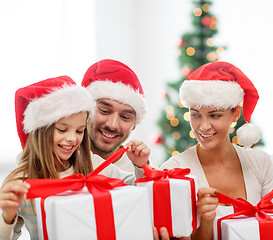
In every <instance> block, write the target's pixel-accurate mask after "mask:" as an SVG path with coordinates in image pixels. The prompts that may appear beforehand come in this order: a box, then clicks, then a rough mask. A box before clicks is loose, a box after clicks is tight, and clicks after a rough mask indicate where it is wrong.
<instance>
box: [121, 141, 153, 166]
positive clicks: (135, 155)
mask: <svg viewBox="0 0 273 240" xmlns="http://www.w3.org/2000/svg"><path fill="white" fill-rule="evenodd" d="M126 146H128V147H129V149H128V150H127V156H128V157H129V158H130V160H131V161H132V163H133V164H134V165H135V166H137V167H140V168H141V167H142V165H144V164H149V156H150V149H149V148H148V147H147V146H146V145H145V144H144V143H143V142H140V141H136V140H132V141H130V142H128V143H127V144H126Z"/></svg>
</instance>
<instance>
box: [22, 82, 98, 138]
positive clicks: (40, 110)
mask: <svg viewBox="0 0 273 240" xmlns="http://www.w3.org/2000/svg"><path fill="white" fill-rule="evenodd" d="M94 109H95V101H94V100H93V98H92V97H91V96H90V94H89V93H88V91H87V90H86V89H85V88H83V87H80V86H75V85H73V86H63V87H62V88H59V89H58V88H57V89H56V90H53V91H52V92H51V93H49V94H45V95H44V96H42V97H40V98H37V99H34V100H32V101H31V102H30V103H29V104H28V106H27V108H26V110H25V112H24V116H25V118H24V121H23V124H24V131H25V133H30V132H33V131H35V130H36V129H38V128H41V127H49V126H51V125H52V124H54V123H56V122H57V121H58V120H60V119H61V118H64V117H68V116H70V115H72V114H75V113H79V112H85V111H87V112H89V115H91V113H92V112H94Z"/></svg>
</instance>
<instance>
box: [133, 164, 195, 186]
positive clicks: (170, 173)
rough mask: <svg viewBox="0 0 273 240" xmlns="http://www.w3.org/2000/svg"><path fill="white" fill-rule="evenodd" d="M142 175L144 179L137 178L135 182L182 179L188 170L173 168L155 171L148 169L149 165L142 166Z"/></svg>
mask: <svg viewBox="0 0 273 240" xmlns="http://www.w3.org/2000/svg"><path fill="white" fill-rule="evenodd" d="M143 169H144V175H145V176H146V177H143V178H139V179H137V180H136V181H135V182H136V183H138V182H149V181H152V180H154V181H155V180H166V179H168V178H176V179H184V178H185V176H186V175H188V174H189V173H190V171H191V170H190V169H189V168H174V169H170V170H168V169H164V170H157V169H155V168H152V167H150V166H149V165H144V166H143Z"/></svg>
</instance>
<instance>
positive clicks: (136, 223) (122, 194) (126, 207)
mask: <svg viewBox="0 0 273 240" xmlns="http://www.w3.org/2000/svg"><path fill="white" fill-rule="evenodd" d="M143 190H144V189H140V188H137V187H135V186H124V187H118V188H116V189H114V190H111V191H109V193H110V194H111V200H112V211H113V216H112V214H111V210H109V207H108V206H107V205H105V204H103V203H102V204H103V205H102V206H101V207H100V210H98V212H97V213H96V212H95V208H96V207H97V206H96V204H94V198H93V196H92V195H91V194H90V193H89V192H88V190H87V189H86V188H84V189H83V190H82V191H69V192H66V193H63V194H58V195H55V196H51V197H48V198H46V199H45V200H44V201H43V202H42V204H43V206H42V208H44V211H45V214H46V218H45V219H43V217H42V214H41V198H39V199H35V203H36V211H37V218H38V230H39V239H44V230H43V229H44V227H45V226H44V223H45V225H46V231H47V235H48V239H54V240H55V239H56V240H58V239H60V240H63V239H66V240H69V239H71V240H75V239H104V240H110V239H117V240H128V239H135V240H139V239H153V234H152V222H151V216H150V215H149V205H148V193H147V191H143ZM100 197H102V198H103V197H104V196H103V194H102V196H100ZM98 207H99V206H98ZM96 214H99V215H100V218H101V220H98V221H100V223H98V222H97V221H96V218H97V216H96ZM111 218H113V219H111ZM108 221H110V222H111V221H113V222H114V229H112V230H111V229H109V227H108V225H109V224H108V223H107V222H108ZM98 224H100V225H98ZM110 225H111V224H110ZM98 228H100V229H99V231H102V232H103V233H102V234H101V237H100V238H98V233H97V231H98Z"/></svg>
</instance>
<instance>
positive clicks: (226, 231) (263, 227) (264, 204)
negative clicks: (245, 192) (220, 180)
mask: <svg viewBox="0 0 273 240" xmlns="http://www.w3.org/2000/svg"><path fill="white" fill-rule="evenodd" d="M272 198H273V191H272V192H270V193H268V194H267V195H265V196H264V197H263V198H262V199H261V201H260V202H259V203H258V204H257V206H253V205H252V204H251V203H249V202H247V201H246V200H244V199H241V198H237V199H234V198H230V197H228V196H226V195H224V194H222V193H218V199H219V203H225V204H232V205H233V208H234V213H233V214H229V215H226V216H224V217H217V218H216V219H215V220H214V240H239V239H240V240H241V239H246V240H260V239H261V240H271V239H273V230H272V229H273V218H272V216H273V203H272V201H271V200H272Z"/></svg>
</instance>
